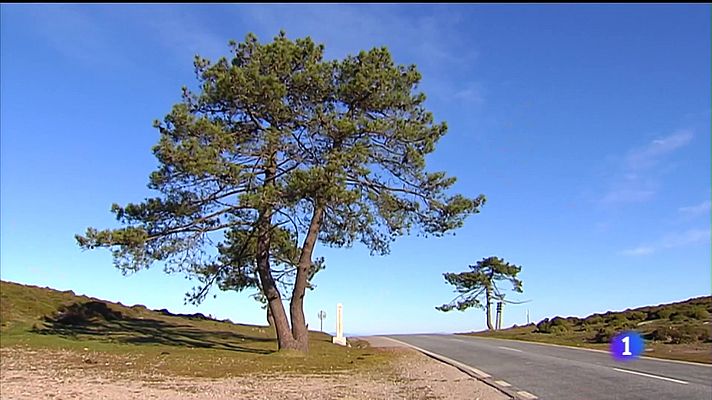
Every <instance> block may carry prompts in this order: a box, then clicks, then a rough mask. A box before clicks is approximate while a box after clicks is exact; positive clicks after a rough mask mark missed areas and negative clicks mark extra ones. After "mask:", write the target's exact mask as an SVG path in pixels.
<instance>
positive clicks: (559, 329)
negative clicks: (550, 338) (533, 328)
mask: <svg viewBox="0 0 712 400" xmlns="http://www.w3.org/2000/svg"><path fill="white" fill-rule="evenodd" d="M549 329H550V331H551V333H552V334H554V335H563V334H564V333H566V332H568V331H569V328H568V327H566V326H564V325H553V326H552V327H551V328H549Z"/></svg>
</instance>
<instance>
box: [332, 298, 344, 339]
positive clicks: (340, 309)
mask: <svg viewBox="0 0 712 400" xmlns="http://www.w3.org/2000/svg"><path fill="white" fill-rule="evenodd" d="M331 341H332V342H333V343H335V344H339V345H341V346H346V338H345V337H344V306H343V305H341V303H339V304H337V305H336V336H335V337H333V338H331Z"/></svg>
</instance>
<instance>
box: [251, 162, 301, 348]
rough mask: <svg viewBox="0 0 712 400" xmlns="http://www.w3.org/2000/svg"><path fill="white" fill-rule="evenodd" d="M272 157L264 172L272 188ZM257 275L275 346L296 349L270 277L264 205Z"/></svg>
mask: <svg viewBox="0 0 712 400" xmlns="http://www.w3.org/2000/svg"><path fill="white" fill-rule="evenodd" d="M275 171H276V167H275V161H274V155H273V156H272V157H271V158H270V161H269V164H268V165H267V168H266V170H265V187H268V186H274V176H275ZM256 229H257V274H258V275H259V277H260V285H261V286H262V291H263V293H264V295H265V297H267V302H268V303H267V304H268V307H269V310H270V313H271V314H272V318H273V320H274V328H275V331H276V333H277V345H278V346H279V347H278V348H279V350H286V349H298V346H297V341H296V340H294V337H293V336H292V331H291V330H290V328H289V321H288V320H287V313H286V312H285V310H284V305H283V304H282V296H281V294H280V293H279V289H278V288H277V284H276V283H275V281H274V277H273V276H272V270H271V269H270V263H269V257H270V248H271V244H272V241H271V239H272V232H271V230H272V209H271V207H270V206H269V205H268V204H266V205H264V206H263V207H262V209H261V210H260V214H259V217H258V219H257V225H256Z"/></svg>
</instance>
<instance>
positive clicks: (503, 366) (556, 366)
mask: <svg viewBox="0 0 712 400" xmlns="http://www.w3.org/2000/svg"><path fill="white" fill-rule="evenodd" d="M389 337H391V338H393V339H396V340H399V341H402V342H405V343H408V344H411V345H413V346H417V347H419V348H421V349H424V350H428V351H431V352H433V353H436V354H439V355H442V356H445V357H448V358H451V359H453V360H456V361H459V362H461V363H463V364H466V365H468V366H471V367H473V368H476V369H478V370H480V371H483V372H485V373H486V374H489V375H491V376H492V380H495V381H497V382H499V383H498V384H501V385H511V386H508V387H507V388H508V389H510V390H512V389H514V390H515V391H518V390H523V391H526V392H528V393H531V394H533V395H535V396H537V397H538V398H539V399H542V400H579V399H580V400H638V399H640V400H651V399H665V400H678V399H679V400H695V399H700V400H710V399H712V366H705V365H697V364H691V363H680V362H670V361H663V360H651V359H648V358H644V359H638V360H635V361H630V362H625V363H623V362H616V361H613V360H612V358H611V356H610V355H608V354H606V353H601V352H595V351H588V350H583V349H576V348H567V347H561V346H550V345H543V344H536V343H528V342H521V341H514V340H502V339H489V338H476V337H472V336H460V335H392V336H389Z"/></svg>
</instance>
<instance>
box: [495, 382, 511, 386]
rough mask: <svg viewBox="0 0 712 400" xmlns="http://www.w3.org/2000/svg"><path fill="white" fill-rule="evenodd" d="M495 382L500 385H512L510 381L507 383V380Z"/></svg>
mask: <svg viewBox="0 0 712 400" xmlns="http://www.w3.org/2000/svg"><path fill="white" fill-rule="evenodd" d="M494 383H496V384H498V385H499V386H504V387H510V386H512V385H510V384H509V383H507V382H505V381H494Z"/></svg>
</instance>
